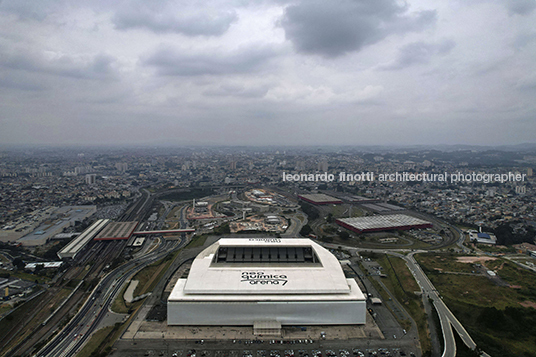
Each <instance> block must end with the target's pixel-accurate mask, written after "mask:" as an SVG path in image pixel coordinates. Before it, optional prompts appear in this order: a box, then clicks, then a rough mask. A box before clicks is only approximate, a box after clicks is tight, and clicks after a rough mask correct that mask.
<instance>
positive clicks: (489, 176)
mask: <svg viewBox="0 0 536 357" xmlns="http://www.w3.org/2000/svg"><path fill="white" fill-rule="evenodd" d="M526 177H527V175H526V174H521V173H518V172H507V173H496V174H493V173H477V172H470V173H465V172H459V171H458V172H456V173H448V172H443V173H425V172H422V173H414V172H406V171H403V172H398V171H397V172H394V173H379V174H377V173H375V172H373V171H367V172H361V173H355V174H349V173H346V172H340V173H338V174H337V175H335V174H331V173H328V172H324V173H315V174H305V173H301V174H291V173H286V172H283V181H289V182H308V181H313V182H334V181H337V182H351V181H354V182H355V181H367V182H370V181H380V182H448V183H471V182H480V183H494V182H499V183H505V182H522V181H525V179H526Z"/></svg>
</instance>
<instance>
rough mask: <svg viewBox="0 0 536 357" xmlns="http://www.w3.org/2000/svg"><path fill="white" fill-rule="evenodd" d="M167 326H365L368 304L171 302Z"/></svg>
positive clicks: (358, 302)
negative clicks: (273, 322)
mask: <svg viewBox="0 0 536 357" xmlns="http://www.w3.org/2000/svg"><path fill="white" fill-rule="evenodd" d="M167 309H168V314H167V315H168V325H230V326H240V325H242V326H243V325H246V326H247V325H251V326H252V325H253V323H254V322H255V321H269V320H276V321H279V322H280V323H281V324H282V325H354V324H365V322H366V302H365V301H364V300H361V301H321V302H316V301H312V302H304V301H294V302H274V301H266V302H178V301H168V305H167Z"/></svg>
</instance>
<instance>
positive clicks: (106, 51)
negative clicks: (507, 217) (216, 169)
mask: <svg viewBox="0 0 536 357" xmlns="http://www.w3.org/2000/svg"><path fill="white" fill-rule="evenodd" d="M534 24H536V0H471V1H467V0H444V1H437V0H408V1H407V2H404V1H398V0H397V1H395V0H341V1H338V0H336V1H326V0H296V1H285V0H271V1H247V0H236V1H210V0H209V1H207V0H203V1H198V2H197V1H193V0H190V1H160V0H154V1H146V0H122V1H120V0H118V1H109V0H84V1H78V0H69V1H67V0H39V1H35V0H0V144H70V145H72V144H82V145H87V144H102V145H110V144H165V145H169V144H175V145H191V144H201V145H204V144H209V145H213V144H224V145H270V144H273V145H279V144H283V145H307V144H335V145H338V144H343V145H372V144H378V145H388V144H435V143H437V144H482V145H486V144H491V145H494V144H518V143H524V142H536V26H535V25H534Z"/></svg>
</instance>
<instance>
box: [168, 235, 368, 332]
mask: <svg viewBox="0 0 536 357" xmlns="http://www.w3.org/2000/svg"><path fill="white" fill-rule="evenodd" d="M365 300H366V298H365V296H364V295H363V293H362V292H361V290H360V288H359V287H358V285H357V283H356V281H355V280H354V279H347V278H346V277H345V275H344V272H343V270H342V267H341V265H340V263H339V261H338V260H337V258H336V257H335V256H334V255H333V254H331V253H330V252H329V251H328V250H326V249H325V248H323V247H321V246H320V245H319V244H317V243H315V242H313V241H311V240H310V239H301V238H285V239H279V238H241V239H237V238H222V239H220V240H219V241H217V242H216V243H214V244H212V245H211V246H209V247H208V248H206V249H205V250H204V251H202V252H201V253H200V254H199V255H198V256H197V257H196V258H195V259H194V261H193V263H192V266H191V269H190V272H189V275H188V277H187V278H186V279H179V280H178V281H177V283H176V285H175V286H174V288H173V290H172V292H171V294H170V296H169V298H168V304H167V309H168V314H167V316H168V325H219V326H248V325H249V326H254V327H255V329H260V328H263V327H264V328H265V329H272V330H274V329H275V330H277V329H280V328H281V325H294V326H296V325H300V326H301V325H350V324H352V325H354V324H365V322H366V301H365Z"/></svg>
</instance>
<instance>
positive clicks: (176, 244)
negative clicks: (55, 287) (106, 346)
mask: <svg viewBox="0 0 536 357" xmlns="http://www.w3.org/2000/svg"><path fill="white" fill-rule="evenodd" d="M184 243H185V241H183V240H175V241H166V242H165V243H163V244H161V246H160V247H159V248H158V249H156V250H154V251H153V252H151V253H149V254H147V255H145V256H143V257H140V258H138V259H134V260H131V261H129V262H128V263H126V264H124V265H122V266H120V267H119V268H117V269H115V270H114V271H112V272H111V273H109V274H108V275H106V277H104V279H102V280H101V282H100V283H99V284H98V285H97V287H95V289H94V290H93V292H92V293H91V295H90V296H89V298H88V299H87V300H86V303H85V304H84V305H83V306H82V308H81V309H80V310H79V312H78V313H77V314H76V315H75V316H74V317H73V318H72V319H71V321H70V322H69V323H68V324H67V325H66V326H65V327H64V328H63V330H62V331H61V332H60V333H59V334H58V335H56V336H55V337H54V339H52V341H50V342H49V343H48V344H47V345H46V346H45V347H44V348H43V349H42V350H41V351H39V353H38V354H37V355H36V356H56V357H70V356H74V355H75V354H76V352H77V351H78V350H79V349H80V348H81V347H82V346H83V344H84V343H85V342H86V340H87V339H88V338H89V337H90V336H91V334H92V333H93V332H95V330H96V328H97V327H98V325H99V323H100V321H101V320H102V319H103V318H104V317H105V315H106V314H107V313H108V309H109V307H110V306H111V304H112V302H113V300H114V299H115V297H116V295H117V293H118V292H119V291H120V290H121V288H122V287H123V284H124V283H125V282H126V281H127V280H129V279H130V277H131V276H133V275H134V274H135V273H137V272H138V271H140V270H141V269H143V268H145V267H146V266H147V265H149V264H151V263H153V262H155V261H157V260H159V259H162V258H163V257H164V256H166V255H167V254H169V253H171V252H173V251H175V250H177V249H180V248H182V247H183V245H184Z"/></svg>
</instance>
